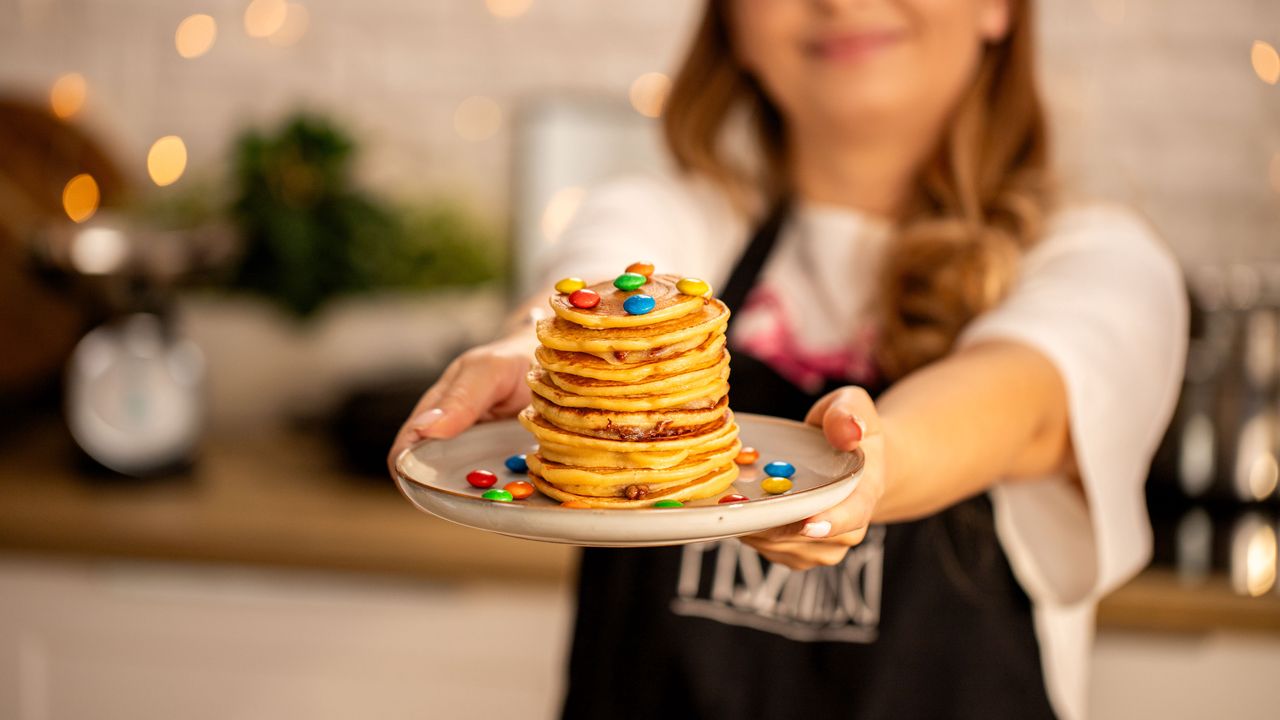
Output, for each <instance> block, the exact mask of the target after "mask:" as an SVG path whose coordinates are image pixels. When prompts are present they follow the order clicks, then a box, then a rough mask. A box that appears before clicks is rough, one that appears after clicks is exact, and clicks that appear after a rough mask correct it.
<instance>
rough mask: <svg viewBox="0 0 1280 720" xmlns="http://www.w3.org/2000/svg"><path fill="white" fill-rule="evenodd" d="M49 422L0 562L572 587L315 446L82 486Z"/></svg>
mask: <svg viewBox="0 0 1280 720" xmlns="http://www.w3.org/2000/svg"><path fill="white" fill-rule="evenodd" d="M74 457H75V456H74V454H73V453H72V451H71V446H70V441H69V440H68V439H67V438H66V436H65V433H63V432H61V431H60V430H59V429H58V427H57V425H56V423H55V422H54V421H52V420H49V421H46V422H43V423H36V424H35V425H33V426H29V427H27V428H25V429H24V430H22V431H20V432H18V433H16V434H15V436H11V437H9V438H7V439H5V440H4V442H3V443H2V444H0V550H8V551H22V552H40V553H50V554H72V555H78V556H85V555H90V556H109V557H128V558H149V559H166V560H174V559H177V560H193V561H207V562H234V563H248V564H258V565H268V566H290V567H310V568H324V569H333V570H350V571H361V572H373V573H387V574H396V575H406V576H417V577H428V578H440V577H447V578H462V579H466V578H490V579H492V578H499V577H501V578H506V579H511V580H519V581H532V582H551V583H563V582H568V581H569V579H570V578H571V576H572V573H573V571H574V562H575V557H576V551H575V550H574V549H573V548H571V547H567V546H561V545H552V544H547V543H534V542H527V541H522V540H515V539H511V538H505V537H501V536H498V535H493V534H490V533H485V532H480V531H476V530H471V529H468V528H464V527H461V526H459V525H454V524H452V523H449V522H446V521H443V520H439V519H437V518H435V517H432V516H430V515H427V514H425V513H422V512H419V511H418V510H416V509H415V508H413V507H412V506H411V505H410V504H409V503H408V502H407V501H405V500H404V499H403V498H402V497H400V495H399V493H398V492H396V490H395V488H394V486H393V485H392V483H391V481H390V480H389V479H388V480H386V481H385V482H379V481H378V480H376V479H371V478H363V477H356V476H352V475H351V474H349V473H347V472H345V471H344V470H343V469H342V468H341V466H340V464H339V463H338V462H337V459H336V457H335V456H334V453H333V452H332V451H331V450H330V449H329V448H327V447H326V445H325V442H324V440H323V438H321V437H317V436H310V435H307V434H303V433H294V432H283V431H276V432H265V433H263V432H242V433H225V432H224V433H220V434H215V435H213V436H212V437H210V438H209V439H208V440H207V441H206V443H205V446H204V448H203V451H202V455H201V458H200V462H199V464H198V465H197V466H196V468H195V469H194V470H193V471H192V472H191V474H190V475H189V476H187V477H180V478H170V479H160V480H153V481H119V480H109V479H93V478H88V477H86V476H84V475H83V474H81V473H78V472H76V470H75V463H74V460H73V458H74ZM1098 619H1099V623H1100V625H1102V626H1104V627H1112V628H1125V629H1134V630H1154V631H1170V632H1207V631H1211V630H1216V629H1233V630H1243V631H1266V632H1280V595H1277V594H1276V593H1271V594H1269V595H1268V596H1266V597H1263V598H1246V597H1242V596H1239V595H1237V594H1235V593H1233V592H1232V591H1231V589H1230V588H1229V586H1228V584H1227V582H1226V581H1225V579H1223V578H1220V577H1215V578H1212V579H1210V580H1209V581H1207V582H1205V583H1203V584H1200V585H1197V586H1196V587H1194V588H1188V587H1185V586H1183V585H1181V584H1180V583H1179V581H1178V579H1177V578H1176V577H1175V576H1174V575H1173V574H1172V573H1170V572H1167V571H1161V570H1149V571H1147V572H1145V573H1143V574H1142V575H1140V576H1139V577H1138V578H1136V579H1135V580H1134V581H1133V582H1131V583H1130V584H1129V585H1127V586H1125V587H1123V588H1121V589H1120V590H1118V591H1117V592H1115V593H1114V594H1112V595H1111V596H1110V597H1108V598H1107V599H1105V600H1104V601H1103V603H1102V604H1101V606H1100V607H1099V611H1098Z"/></svg>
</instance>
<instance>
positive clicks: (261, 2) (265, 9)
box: [244, 0, 289, 38]
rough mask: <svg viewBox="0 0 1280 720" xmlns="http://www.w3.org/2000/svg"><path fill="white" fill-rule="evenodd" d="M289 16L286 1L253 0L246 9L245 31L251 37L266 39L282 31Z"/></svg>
mask: <svg viewBox="0 0 1280 720" xmlns="http://www.w3.org/2000/svg"><path fill="white" fill-rule="evenodd" d="M288 16H289V8H288V6H287V5H286V4H285V1H284V0H253V2H251V3H249V7H247V8H245V9H244V31H245V32H246V33H248V34H249V37H255V38H264V37H268V36H270V35H272V34H274V33H276V32H278V31H279V30H280V28H281V27H283V26H284V21H285V19H286V18H288Z"/></svg>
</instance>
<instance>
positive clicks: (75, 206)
mask: <svg viewBox="0 0 1280 720" xmlns="http://www.w3.org/2000/svg"><path fill="white" fill-rule="evenodd" d="M100 200H101V196H100V195H99V193H98V181H97V180H94V179H93V176H92V175H90V174H88V173H81V174H79V175H76V176H75V177H73V178H71V179H70V180H68V181H67V184H66V185H64V186H63V187H62V209H63V210H64V211H66V213H67V217H69V218H71V221H72V222H77V223H82V222H84V221H85V220H88V219H89V218H91V217H93V214H94V213H96V212H98V203H99V201H100Z"/></svg>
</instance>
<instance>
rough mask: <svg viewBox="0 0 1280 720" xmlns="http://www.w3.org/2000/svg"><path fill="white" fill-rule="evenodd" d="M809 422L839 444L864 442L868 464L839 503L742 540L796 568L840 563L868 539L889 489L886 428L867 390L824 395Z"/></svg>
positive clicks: (844, 447) (854, 445) (834, 444)
mask: <svg viewBox="0 0 1280 720" xmlns="http://www.w3.org/2000/svg"><path fill="white" fill-rule="evenodd" d="M805 422H806V423H809V424H810V425H817V426H819V427H821V428H822V431H823V432H824V433H825V434H826V436H827V442H829V443H831V446H832V447H834V448H835V449H837V450H853V449H854V448H857V447H860V448H862V452H863V453H864V454H865V456H866V465H865V466H864V468H863V470H862V478H861V479H860V480H859V481H858V485H857V486H856V487H855V488H854V490H853V492H852V493H850V495H849V497H847V498H845V499H844V500H843V501H841V502H840V503H839V504H838V505H836V506H835V507H833V508H831V509H829V510H826V511H824V512H821V513H818V514H817V515H814V516H813V517H810V518H807V519H805V520H802V521H800V522H797V523H792V524H791V525H785V526H782V527H776V528H773V529H771V530H766V531H764V532H760V533H756V534H754V535H747V536H746V537H743V538H742V541H743V542H745V543H746V544H748V545H750V546H751V547H753V548H755V549H756V550H757V551H759V552H760V554H761V555H763V556H765V557H766V558H767V559H769V560H770V561H772V562H776V563H782V564H783V565H786V566H788V567H790V568H792V569H795V570H808V569H809V568H812V567H815V566H817V565H835V564H838V563H839V562H841V561H842V560H844V556H845V554H846V553H848V552H849V548H851V547H853V546H854V545H857V544H858V543H860V542H862V540H863V538H865V537H866V535H867V526H868V525H870V524H871V518H872V513H873V512H874V510H875V507H876V503H878V502H879V501H880V496H881V495H883V494H884V434H883V433H882V432H881V426H880V414H879V413H878V412H877V411H876V405H875V403H874V402H873V401H872V400H871V396H870V395H868V394H867V391H866V390H863V389H862V388H860V387H856V386H852V385H851V386H849V387H844V388H840V389H839V390H836V391H834V392H831V393H828V394H827V395H824V396H823V397H822V398H821V399H820V400H818V402H816V403H814V405H813V408H812V409H810V410H809V414H808V416H806V417H805Z"/></svg>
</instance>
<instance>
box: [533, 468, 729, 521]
mask: <svg viewBox="0 0 1280 720" xmlns="http://www.w3.org/2000/svg"><path fill="white" fill-rule="evenodd" d="M737 479H738V466H737V464H736V463H732V462H730V463H729V464H728V465H725V466H724V467H721V468H717V469H716V470H714V471H712V472H709V473H707V474H706V475H704V476H702V477H700V478H698V479H696V480H691V481H689V482H686V483H682V484H679V485H676V486H674V487H665V488H662V489H660V490H655V491H651V492H649V493H648V494H646V495H645V496H644V497H642V498H637V499H635V500H628V499H627V498H626V497H625V496H624V497H595V496H591V495H577V494H575V493H570V492H565V491H564V490H561V489H559V488H557V487H556V486H554V485H552V484H550V483H548V482H547V481H546V480H543V479H542V478H540V477H538V476H537V475H536V474H534V473H529V481H530V482H532V483H533V486H534V487H536V488H537V489H538V490H539V491H541V492H542V494H544V495H547V496H549V497H551V498H553V499H555V500H559V501H561V502H568V501H571V500H577V501H579V502H581V503H583V504H585V505H587V506H589V507H596V508H618V509H627V508H644V507H652V506H653V504H654V503H655V502H657V501H659V500H678V501H680V502H687V501H689V500H697V499H698V498H705V497H713V496H715V495H719V494H720V493H722V492H724V491H725V490H726V489H728V487H729V486H730V485H732V484H733V481H734V480H737Z"/></svg>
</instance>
